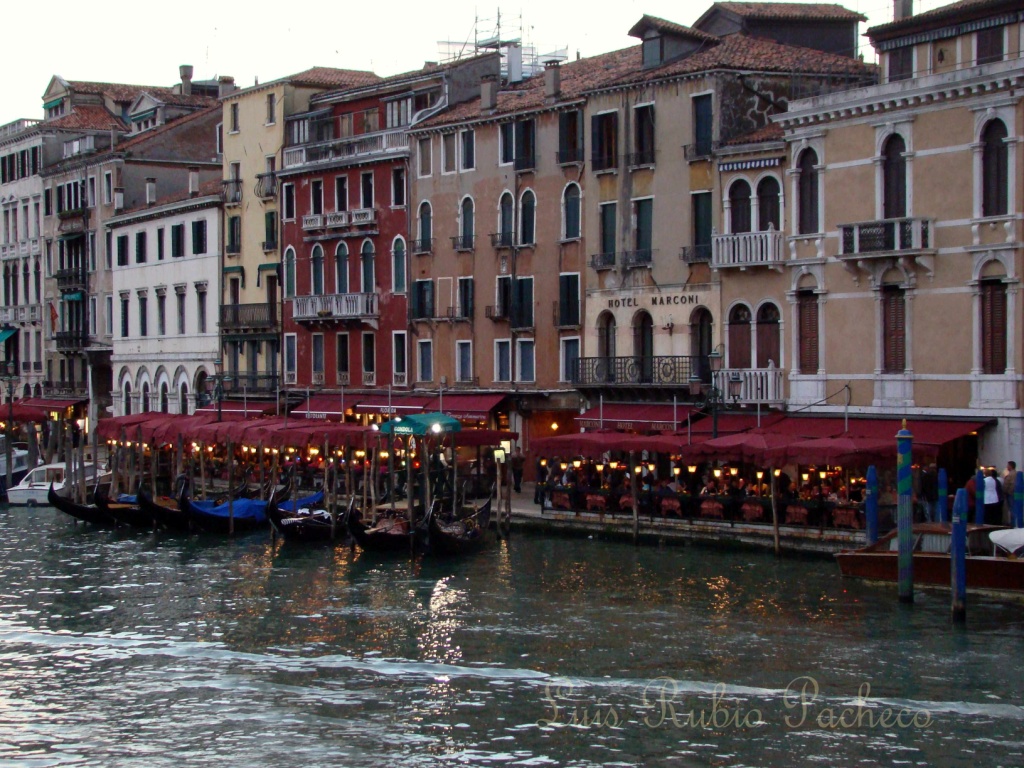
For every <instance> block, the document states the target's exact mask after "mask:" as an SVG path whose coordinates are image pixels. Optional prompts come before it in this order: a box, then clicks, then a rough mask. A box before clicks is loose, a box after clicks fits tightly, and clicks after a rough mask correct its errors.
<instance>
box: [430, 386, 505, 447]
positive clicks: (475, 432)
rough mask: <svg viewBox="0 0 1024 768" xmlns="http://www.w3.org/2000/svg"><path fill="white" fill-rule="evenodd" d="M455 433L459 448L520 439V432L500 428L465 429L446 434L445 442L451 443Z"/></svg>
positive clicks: (456, 443) (497, 443) (499, 443)
mask: <svg viewBox="0 0 1024 768" xmlns="http://www.w3.org/2000/svg"><path fill="white" fill-rule="evenodd" d="M447 399H448V398H447V397H446V398H445V400H446V401H447ZM453 435H454V437H455V445H456V446H458V447H459V448H476V447H480V446H487V445H501V443H502V442H503V441H505V440H508V441H509V442H512V443H514V442H515V441H516V440H517V439H519V433H518V432H504V431H502V430H500V429H464V430H462V431H461V432H454V433H450V434H448V435H445V438H444V442H445V444H446V445H451V438H452V436H453Z"/></svg>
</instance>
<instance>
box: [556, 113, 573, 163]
mask: <svg viewBox="0 0 1024 768" xmlns="http://www.w3.org/2000/svg"><path fill="white" fill-rule="evenodd" d="M570 114H573V113H570V112H559V113H558V156H559V158H560V159H561V158H564V157H565V156H566V154H567V153H568V151H569V150H570V149H575V147H573V146H571V145H570V137H569V115H570Z"/></svg>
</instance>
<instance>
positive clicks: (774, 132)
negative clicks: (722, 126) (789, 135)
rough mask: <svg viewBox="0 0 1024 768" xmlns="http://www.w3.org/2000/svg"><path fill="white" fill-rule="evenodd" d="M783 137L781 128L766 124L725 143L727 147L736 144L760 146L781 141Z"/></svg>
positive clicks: (776, 125)
mask: <svg viewBox="0 0 1024 768" xmlns="http://www.w3.org/2000/svg"><path fill="white" fill-rule="evenodd" d="M783 136H784V133H783V130H782V126H781V125H779V124H778V123H768V125H765V126H763V127H761V128H758V129H757V130H754V131H751V132H750V133H745V134H743V135H742V136H736V137H735V138H732V139H729V140H728V141H726V142H725V143H726V144H727V145H730V146H732V145H736V144H761V143H764V142H769V141H782V139H783Z"/></svg>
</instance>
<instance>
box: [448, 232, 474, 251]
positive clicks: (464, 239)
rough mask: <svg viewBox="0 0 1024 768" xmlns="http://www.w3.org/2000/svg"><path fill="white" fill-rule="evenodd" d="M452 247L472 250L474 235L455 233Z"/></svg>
mask: <svg viewBox="0 0 1024 768" xmlns="http://www.w3.org/2000/svg"><path fill="white" fill-rule="evenodd" d="M452 248H454V249H455V250H456V251H472V250H473V236H472V235H455V236H454V237H453V238H452Z"/></svg>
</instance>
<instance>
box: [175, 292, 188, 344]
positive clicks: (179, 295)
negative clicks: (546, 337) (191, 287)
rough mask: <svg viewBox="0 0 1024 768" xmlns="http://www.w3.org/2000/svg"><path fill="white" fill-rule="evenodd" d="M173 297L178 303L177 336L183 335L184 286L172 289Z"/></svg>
mask: <svg viewBox="0 0 1024 768" xmlns="http://www.w3.org/2000/svg"><path fill="white" fill-rule="evenodd" d="M174 295H175V296H176V297H177V303H178V335H179V336H184V335H185V288H184V286H182V287H180V288H175V289H174Z"/></svg>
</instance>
